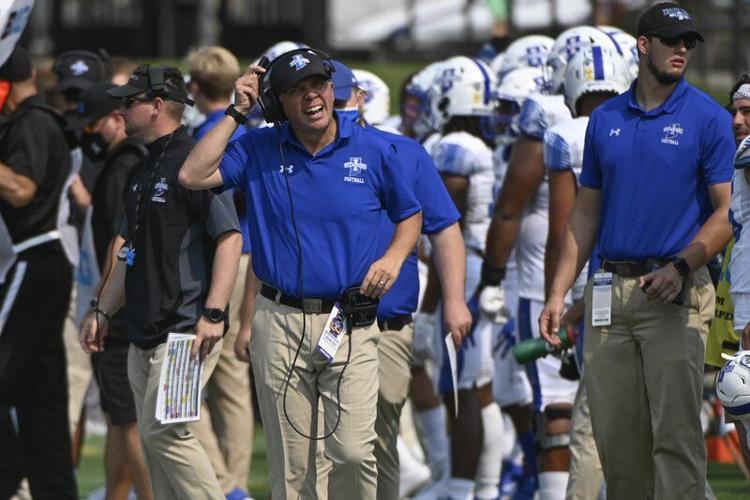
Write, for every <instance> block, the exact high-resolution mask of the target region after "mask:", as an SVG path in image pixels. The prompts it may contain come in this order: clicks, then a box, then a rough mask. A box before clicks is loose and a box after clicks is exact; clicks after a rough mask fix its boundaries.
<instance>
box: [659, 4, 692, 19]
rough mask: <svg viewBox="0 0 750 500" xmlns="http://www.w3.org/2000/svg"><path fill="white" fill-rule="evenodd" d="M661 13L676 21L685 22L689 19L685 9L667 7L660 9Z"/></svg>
mask: <svg viewBox="0 0 750 500" xmlns="http://www.w3.org/2000/svg"><path fill="white" fill-rule="evenodd" d="M661 13H662V14H663V15H665V16H667V17H671V18H673V19H677V20H678V21H686V20H689V19H691V17H690V14H688V13H687V11H686V10H685V9H681V8H679V7H669V8H667V9H661Z"/></svg>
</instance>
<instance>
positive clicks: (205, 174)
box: [179, 116, 237, 189]
mask: <svg viewBox="0 0 750 500" xmlns="http://www.w3.org/2000/svg"><path fill="white" fill-rule="evenodd" d="M236 129H237V122H236V121H234V119H233V118H231V117H229V116H225V117H224V118H222V119H221V120H220V121H219V123H218V124H217V125H216V126H215V127H214V128H212V129H211V130H210V131H209V132H208V133H207V134H206V135H205V136H204V137H203V139H201V140H200V141H199V142H198V144H196V145H195V147H194V148H193V149H192V151H190V154H189V155H188V157H187V159H186V160H185V163H183V164H182V167H181V168H180V174H179V180H180V184H182V185H183V186H185V187H186V188H188V189H208V188H212V187H217V186H219V185H221V176H220V175H219V174H218V168H219V164H220V163H221V159H222V158H223V156H224V151H225V150H226V147H227V144H228V143H229V139H231V138H232V134H233V133H234V131H235V130H236Z"/></svg>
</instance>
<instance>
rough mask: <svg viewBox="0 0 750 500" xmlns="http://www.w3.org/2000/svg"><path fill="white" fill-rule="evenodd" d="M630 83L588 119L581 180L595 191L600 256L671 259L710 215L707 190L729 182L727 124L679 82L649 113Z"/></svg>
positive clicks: (731, 150) (729, 127)
mask: <svg viewBox="0 0 750 500" xmlns="http://www.w3.org/2000/svg"><path fill="white" fill-rule="evenodd" d="M636 85H637V81H635V82H633V84H632V86H631V87H630V90H628V91H627V92H625V93H624V94H621V95H619V96H617V97H613V98H611V99H609V100H608V101H607V102H605V103H604V104H602V105H600V106H599V107H598V108H597V109H596V110H595V111H594V113H593V114H592V115H591V120H590V121H589V126H588V128H587V130H586V143H585V146H584V155H583V172H582V173H581V178H580V182H581V185H583V186H586V187H588V188H592V189H599V190H601V191H602V206H601V216H600V222H599V235H598V240H597V248H598V251H599V255H600V256H601V257H602V258H604V259H609V260H635V261H640V260H644V259H648V258H657V259H670V258H672V257H674V256H675V255H676V254H677V253H678V252H680V251H681V250H682V249H683V248H685V247H686V246H687V245H688V243H690V241H692V239H693V238H694V237H695V235H696V233H697V232H698V230H699V229H700V228H701V226H702V225H703V223H704V222H705V221H706V219H707V218H708V217H709V216H710V215H711V213H712V212H713V210H714V209H713V207H712V205H711V200H710V198H709V194H708V186H710V185H713V184H718V183H723V182H730V181H731V179H732V161H733V157H734V150H735V147H734V136H733V134H732V123H731V118H730V116H729V114H728V113H727V112H726V111H725V110H724V109H722V108H721V107H720V106H719V105H718V104H717V103H716V102H715V101H714V100H713V99H711V98H710V97H709V96H708V95H706V94H704V93H703V92H701V91H699V90H698V89H696V88H694V87H693V86H691V85H689V84H688V83H687V82H686V81H685V80H684V79H682V80H681V81H680V82H679V83H678V84H677V86H676V87H675V89H674V91H673V92H672V94H671V95H670V96H669V98H668V99H667V100H666V101H664V103H662V105H661V106H659V107H657V108H654V109H652V110H650V111H648V112H646V111H644V110H643V108H641V107H640V106H639V105H638V103H637V102H636V100H635V88H636Z"/></svg>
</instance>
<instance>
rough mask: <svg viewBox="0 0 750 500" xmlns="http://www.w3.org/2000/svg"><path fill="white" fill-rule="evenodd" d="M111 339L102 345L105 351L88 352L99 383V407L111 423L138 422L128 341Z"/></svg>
mask: <svg viewBox="0 0 750 500" xmlns="http://www.w3.org/2000/svg"><path fill="white" fill-rule="evenodd" d="M112 344H115V343H114V342H112V343H109V345H105V350H104V352H97V353H94V354H92V355H91V364H92V365H93V368H94V377H95V378H96V383H97V384H98V385H99V398H100V400H101V404H102V410H103V411H104V413H106V414H107V415H109V418H110V420H111V421H112V424H113V425H125V424H133V423H135V422H136V421H137V419H136V413H135V399H134V398H133V391H131V390H130V381H129V380H128V347H129V346H128V344H127V343H119V342H118V343H117V344H115V345H112Z"/></svg>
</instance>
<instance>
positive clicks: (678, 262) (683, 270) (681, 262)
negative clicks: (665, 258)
mask: <svg viewBox="0 0 750 500" xmlns="http://www.w3.org/2000/svg"><path fill="white" fill-rule="evenodd" d="M672 264H673V265H674V268H675V269H677V272H678V273H680V276H682V277H683V278H684V277H685V276H687V275H688V274H690V271H691V269H690V264H688V263H687V261H686V260H685V257H675V258H674V260H672Z"/></svg>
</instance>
